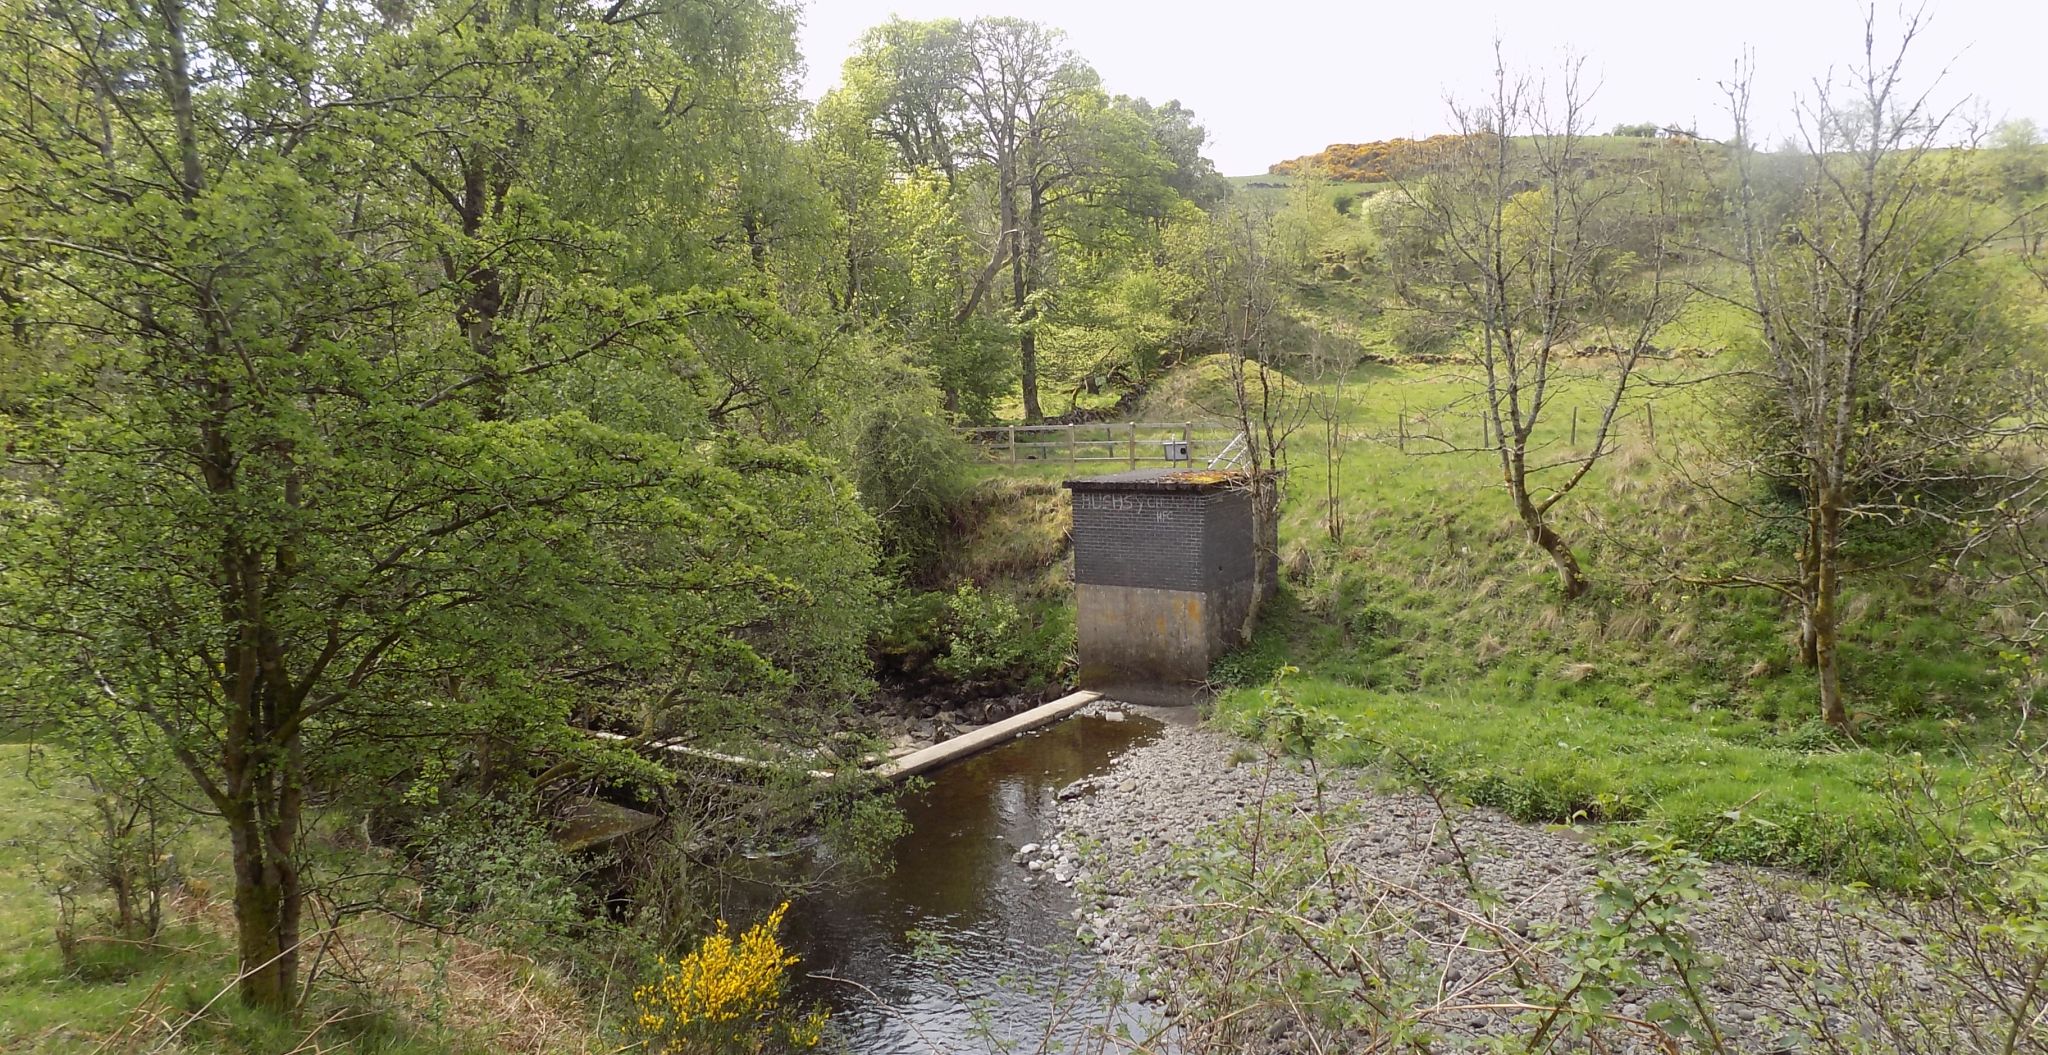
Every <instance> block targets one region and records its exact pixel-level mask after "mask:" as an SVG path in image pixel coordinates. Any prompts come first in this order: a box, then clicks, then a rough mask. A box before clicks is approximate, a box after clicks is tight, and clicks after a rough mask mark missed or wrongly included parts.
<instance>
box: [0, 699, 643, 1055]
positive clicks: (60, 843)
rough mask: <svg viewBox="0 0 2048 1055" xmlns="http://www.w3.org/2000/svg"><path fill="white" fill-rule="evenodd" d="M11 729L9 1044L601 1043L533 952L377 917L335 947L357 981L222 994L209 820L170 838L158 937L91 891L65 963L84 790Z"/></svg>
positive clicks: (304, 1048) (5, 776) (222, 909)
mask: <svg viewBox="0 0 2048 1055" xmlns="http://www.w3.org/2000/svg"><path fill="white" fill-rule="evenodd" d="M7 741H8V738H6V737H0V1051H5V1052H9V1053H21V1055H71V1053H81V1055H82V1053H87V1052H91V1053H95V1055H99V1053H114V1052H130V1051H137V1052H139V1051H149V1052H192V1053H202V1052H204V1053H214V1052H248V1053H262V1052H287V1051H293V1052H336V1053H343V1052H345V1053H350V1055H446V1053H451V1052H457V1053H459V1052H477V1053H484V1052H492V1053H497V1052H509V1051H520V1052H543V1051H546V1052H589V1051H593V1050H598V1049H599V1048H600V1047H605V1046H604V1045H602V1044H601V1042H600V1041H599V1038H598V1037H597V1036H596V1034H595V1031H594V1030H591V1029H590V1028H589V1027H587V1026H586V1025H585V1024H584V1023H583V1021H582V1018H581V1016H580V1015H579V1014H578V1012H577V1007H576V1002H575V999H574V997H573V995H571V994H569V993H568V992H567V991H566V988H565V987H564V986H562V985H561V984H560V983H558V982H556V981H555V980H554V979H552V978H551V977H549V976H548V975H547V974H546V973H545V972H543V971H541V970H540V969H539V968H537V967H535V965H533V964H532V963H531V962H530V961H527V960H525V959H523V958H520V957H517V956H511V955H506V954H503V953H499V952H497V951H495V950H490V949H486V948H483V947H480V946H476V945H474V944H472V943H469V942H465V941H462V940H459V939H449V938H444V937H442V936H439V935H436V934H434V933H432V932H429V931H423V930H419V929H416V928H411V927H407V926H403V925H397V924H392V923H390V922H388V921H384V920H380V919H375V918H368V919H364V920H363V922H362V923H361V924H359V925H357V926H355V927H353V928H352V929H351V930H350V931H349V932H347V933H346V934H345V936H344V938H343V942H342V944H341V945H340V946H338V948H339V949H340V950H341V951H342V952H344V953H347V954H349V959H350V960H351V961H353V962H354V964H355V966H356V968H357V969H358V970H359V971H360V972H361V973H360V976H359V977H358V979H357V981H354V982H342V981H338V980H335V979H334V978H333V977H332V975H331V974H330V979H329V980H328V981H326V982H323V983H322V984H321V985H320V986H319V987H318V988H317V989H316V990H315V991H314V993H313V994H312V996H311V997H310V998H309V1000H308V1001H307V1006H306V1011H305V1013H304V1015H303V1016H302V1017H301V1018H300V1019H299V1020H298V1021H286V1020H283V1019H279V1018H276V1017H274V1016H270V1015H265V1014H260V1013H256V1012H251V1011H249V1010H247V1009H244V1008H242V1007H240V1006H239V1005H237V1004H236V1002H235V999H234V997H233V995H232V994H229V995H227V996H221V997H220V999H218V1000H215V997H216V996H220V994H221V993H222V991H223V990H224V989H225V988H226V987H227V986H228V985H229V984H230V982H231V980H232V979H233V977H234V973H235V971H234V966H233V963H234V951H233V942H232V940H231V937H230V933H231V932H230V929H229V919H230V917H229V915H228V911H227V906H226V905H225V904H224V903H223V902H224V899H225V894H224V892H225V891H227V890H229V889H231V883H230V882H229V881H228V876H227V874H226V871H227V870H226V867H225V860H224V855H223V853H222V847H221V844H220V841H219V840H217V839H215V838H212V837H211V832H210V831H208V830H207V829H205V828H204V827H201V828H198V829H195V831H194V832H193V833H191V834H190V835H189V836H188V837H187V838H185V839H183V840H181V842H180V844H179V845H178V847H177V851H176V854H177V858H178V860H179V862H180V869H179V870H180V872H181V873H182V874H183V876H184V881H183V883H182V884H181V888H180V889H179V890H178V891H177V892H176V893H175V894H174V895H173V896H172V898H171V899H170V912H169V913H168V919H169V920H170V923H169V925H168V927H167V928H166V929H165V931H164V932H163V933H162V934H161V935H160V936H159V937H158V938H157V939H156V940H155V941H154V942H147V943H145V942H136V941H130V940H125V939H121V938H119V937H118V936H116V935H114V934H113V933H112V932H111V928H110V927H108V926H107V925H106V924H105V921H104V920H103V919H101V918H100V917H101V915H102V914H103V911H102V909H103V906H101V905H100V904H99V899H97V898H96V897H95V896H94V894H93V893H92V892H91V891H85V892H84V893H83V894H82V896H81V898H80V905H81V909H80V912H79V926H78V932H79V934H80V937H81V942H80V944H79V952H78V955H77V957H76V960H75V961H74V962H67V961H66V959H65V957H64V956H63V954H62V953H61V951H60V950H59V948H58V945H57V942H56V940H55V935H56V933H57V926H58V922H59V920H58V912H57V907H56V901H55V899H54V898H53V897H52V896H51V894H50V888H49V886H48V884H47V882H46V880H45V878H44V877H45V876H46V875H48V874H52V873H53V872H54V871H55V868H56V866H57V865H58V864H59V859H60V858H61V855H62V854H63V852H64V850H65V847H66V845H67V843H70V844H71V845H75V842H72V840H76V839H77V838H79V837H80V836H81V835H82V833H83V832H84V830H85V827H86V825H85V819H86V814H85V810H86V808H87V804H88V800H87V799H86V798H85V794H86V791H85V789H84V788H82V787H80V786H79V785H77V784H75V783H73V782H71V781H70V780H69V779H67V777H66V774H65V772H64V771H63V770H62V769H61V768H59V767H58V766H56V765H55V764H54V763H55V762H56V761H57V759H56V757H55V756H54V754H53V751H52V749H50V748H46V747H40V746H35V745H31V744H28V743H20V742H7ZM333 962H334V961H330V965H332V963H333ZM348 973H356V972H353V971H352V972H348ZM209 1005H210V1006H209ZM202 1008H204V1009H205V1011H204V1013H203V1014H202V1013H200V1012H201V1009H202Z"/></svg>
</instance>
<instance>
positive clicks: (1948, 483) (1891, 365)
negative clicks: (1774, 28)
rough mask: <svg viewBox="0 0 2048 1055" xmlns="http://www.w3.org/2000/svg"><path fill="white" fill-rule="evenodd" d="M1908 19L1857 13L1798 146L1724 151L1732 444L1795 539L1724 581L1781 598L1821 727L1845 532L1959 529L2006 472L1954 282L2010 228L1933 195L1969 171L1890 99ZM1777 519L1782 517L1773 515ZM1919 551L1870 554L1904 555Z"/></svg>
mask: <svg viewBox="0 0 2048 1055" xmlns="http://www.w3.org/2000/svg"><path fill="white" fill-rule="evenodd" d="M1923 25H1924V23H1923V21H1922V19H1921V17H1920V16H1919V15H1912V16H1909V17H1908V18H1907V20H1906V21H1905V23H1904V25H1903V26H1902V27H1901V29H1900V32H1899V34H1898V38H1897V40H1896V43H1895V44H1887V43H1881V42H1880V40H1879V35H1878V31H1877V25H1876V19H1875V15H1874V13H1867V14H1866V18H1865V22H1864V35H1863V52H1862V57H1861V62H1860V64H1858V65H1856V66H1854V67H1852V68H1851V69H1849V70H1848V71H1847V72H1846V74H1844V75H1842V76H1840V77H1831V78H1829V79H1827V80H1821V81H1817V82H1816V84H1815V86H1814V89H1815V90H1814V94H1813V96H1812V98H1811V99H1810V100H1809V101H1807V102H1805V103H1804V104H1802V105H1801V106H1800V107H1799V109H1798V111H1797V117H1798V124H1799V146H1800V149H1799V150H1798V151H1797V153H1796V154H1793V155H1791V156H1790V157H1776V158H1773V161H1774V162H1775V163H1776V164H1777V165H1780V166H1783V165H1791V166H1794V168H1793V170H1792V171H1790V172H1789V173H1788V172H1785V171H1782V170H1780V171H1776V172H1774V173H1772V174H1770V176H1775V180H1773V179H1772V178H1770V176H1766V175H1765V174H1762V173H1760V171H1759V166H1758V158H1757V155H1756V154H1755V153H1754V152H1753V151H1751V150H1749V149H1748V148H1747V147H1746V146H1739V147H1737V148H1736V149H1735V151H1734V154H1735V180H1736V187H1735V193H1734V199H1735V208H1736V210H1737V212H1738V215H1739V219H1740V227H1739V234H1740V237H1741V244H1740V246H1739V247H1738V249H1737V251H1736V252H1735V253H1734V254H1733V255H1734V256H1735V257H1736V258H1737V259H1738V261H1739V262H1740V264H1741V265H1742V270H1743V274H1744V277H1745V279H1746V285H1747V289H1746V290H1744V291H1743V294H1742V295H1740V296H1739V297H1738V298H1735V299H1737V300H1738V301H1739V302H1741V303H1742V306H1744V307H1745V308H1747V309H1748V310H1749V311H1751V312H1752V313H1753V314H1754V316H1755V319H1756V322H1757V326H1758V330H1759V332H1760V335H1761V345H1762V351H1761V362H1760V363H1759V364H1758V366H1757V367H1756V369H1754V370H1751V371H1744V372H1742V373H1741V374H1740V377H1741V378H1742V380H1743V381H1744V382H1746V385H1745V387H1744V388H1743V389H1742V391H1743V392H1745V393H1746V394H1747V397H1748V398H1750V399H1751V400H1752V401H1753V405H1754V406H1755V407H1756V408H1757V413H1758V417H1759V419H1760V421H1759V422H1758V423H1755V424H1753V425H1752V427H1751V428H1750V429H1749V431H1748V434H1747V435H1746V436H1744V437H1742V440H1741V443H1739V444H1738V445H1737V449H1736V450H1735V452H1734V453H1736V454H1737V455H1739V459H1740V465H1739V467H1740V468H1741V469H1742V470H1744V471H1745V472H1746V473H1747V475H1749V476H1750V477H1752V478H1755V477H1762V478H1764V479H1769V480H1776V481H1778V482H1779V483H1781V484H1782V485H1783V489H1785V490H1789V491H1791V492H1792V493H1793V494H1794V495H1795V496H1796V503H1797V506H1796V511H1794V512H1789V513H1787V512H1777V513H1773V512H1771V511H1770V510H1768V509H1764V508H1761V506H1762V504H1761V503H1754V502H1752V503H1746V505H1747V507H1748V508H1750V509H1751V510H1752V511H1754V512H1757V513H1758V514H1759V515H1762V516H1778V517H1781V518H1795V517H1796V520H1797V522H1798V524H1797V527H1798V532H1799V537H1800V543H1799V548H1798V553H1797V560H1796V566H1795V567H1794V568H1793V570H1792V571H1791V573H1790V574H1787V575H1781V576H1772V575H1769V574H1739V575H1727V576H1723V577H1721V578H1720V579H1718V580H1716V581H1717V582H1718V583H1720V584H1724V585H1738V586H1755V587H1763V588H1768V589H1772V590H1775V591H1777V592H1779V593H1781V594H1783V595H1784V596H1785V597H1786V598H1787V599H1788V600H1789V601H1790V602H1791V603H1792V604H1793V605H1795V606H1796V608H1797V611H1798V613H1799V618H1800V659H1801V661H1802V663H1804V664H1805V665H1806V666H1807V667H1809V668H1810V669H1812V670H1814V671H1815V673H1816V676H1817V679H1818V683H1819V696H1820V706H1821V715H1822V717H1823V718H1824V719H1825V720H1826V721H1827V722H1829V723H1830V724H1832V725H1835V726H1837V727H1842V728H1846V727H1848V725H1849V722H1850V716H1849V710H1848V707H1847V704H1846V703H1845V701H1844V698H1843V691H1842V678H1841V661H1840V655H1839V652H1840V630H1841V624H1842V618H1843V617H1842V604H1841V601H1842V591H1843V583H1844V581H1845V579H1847V578H1848V577H1849V576H1850V575H1851V574H1853V573H1856V572H1860V571H1863V570H1867V569H1868V568H1869V567H1871V566H1872V565H1871V563H1870V562H1868V561H1865V562H1858V561H1856V560H1853V559H1851V558H1850V557H1849V556H1847V555H1846V554H1845V532H1847V531H1848V530H1849V529H1850V527H1851V526H1852V525H1853V524H1855V523H1858V522H1867V523H1874V524H1884V525H1892V526H1899V525H1906V524H1911V523H1916V522H1918V523H1926V522H1928V521H1929V520H1930V519H1932V520H1936V521H1943V522H1947V523H1949V524H1961V523H1964V522H1967V521H1969V520H1972V519H1974V517H1975V516H1976V515H1977V514H1978V513H1980V512H1982V511H1984V510H1988V509H1994V508H1998V507H1999V506H2000V505H2001V504H2002V499H2001V495H2002V494H2004V493H2006V492H2008V491H2009V489H2010V488H2012V487H2013V486H2015V485H2016V484H2017V483H2018V482H2019V480H2018V478H2016V477H2013V476H2011V475H2010V474H2009V473H2007V472H2006V471H2005V470H2003V469H2001V468H1999V466H2000V464H2001V463H2007V462H2009V459H2007V458H2006V457H2005V453H2004V452H2003V451H2002V450H2001V448H2002V447H2004V446H2005V445H2007V444H2008V443H2009V442H2010V441H2012V440H2013V439H2015V438H2016V437H2019V436H2022V435H2025V434H2026V432H2027V431H2028V427H2027V426H2026V425H2025V424H2023V423H2019V422H2018V421H2017V420H2016V418H2015V415H2018V414H2020V413H2021V412H2022V411H2024V410H2025V409H2026V403H2025V397H2024V393H2025V392H2026V391H2027V389H2028V386H2027V385H2026V384H2025V383H2023V382H2022V381H2020V380H2019V379H2018V377H2017V375H2016V374H2015V371H2016V369H2017V367H2018V364H2017V361H2016V359H2015V358H2014V354H2013V348H2012V347H2011V346H2010V345H2009V344H2008V343H2007V341H2006V339H2005V338H2006V336H2008V334H2003V333H2001V330H2000V327H1999V326H1998V325H1996V322H1997V316H1996V314H1995V312H1994V310H1993V307H1992V305H1991V304H1989V303H1987V301H1988V300H1990V299H1993V298H1994V297H1995V293H1996V289H1995V286H1987V285H1985V284H1984V283H1983V282H1982V281H1980V280H1979V278H1978V277H1977V276H1973V275H1972V268H1973V265H1974V263H1975V261H1976V259H1977V257H1978V256H1979V255H1980V254H1981V253H1982V252H1983V251H1984V250H1985V249H1986V248H1987V247H1988V246H1989V245H1990V243H1991V242H1992V241H1993V240H1994V239H1996V238H1998V237H2000V236H2001V235H2002V234H2003V232H2005V231H2008V230H2010V229H2011V223H2010V222H2007V221H2002V220H2000V219H1999V218H1997V217H1995V216H1991V215H1989V214H1988V213H1987V211H1986V210H1985V209H1983V208H1981V207H1980V206H1979V205H1978V204H1977V203H1975V202H1972V201H1970V200H1967V199H1966V198H1964V197H1963V196H1961V195H1957V194H1954V193H1952V192H1951V191H1950V190H1949V189H1948V188H1949V186H1950V185H1951V182H1952V180H1953V179H1954V178H1956V177H1957V176H1959V175H1961V169H1960V168H1959V166H1961V165H1963V164H1965V163H1966V162H1967V161H1968V158H1967V156H1966V153H1965V152H1962V151H1957V150H1953V149H1950V148H1949V147H1948V146H1947V142H1948V134H1949V131H1950V125H1951V124H1952V118H1953V117H1954V115H1955V114H1956V112H1957V111H1956V110H1954V109H1949V110H1941V109H1938V108H1936V107H1935V106H1934V105H1933V104H1932V103H1931V102H1930V99H1929V96H1928V95H1927V94H1926V93H1924V92H1918V93H1916V92H1915V91H1912V90H1909V88H1908V87H1907V84H1906V76H1905V74H1906V57H1907V53H1908V51H1909V50H1910V48H1911V45H1912V44H1913V41H1914V38H1915V37H1916V36H1918V34H1919V32H1920V30H1921V29H1922V27H1923ZM1749 72H1750V71H1749V68H1748V66H1747V64H1746V63H1745V64H1743V65H1741V66H1739V67H1738V70H1737V74H1736V76H1735V78H1734V79H1733V80H1732V81H1731V82H1730V83H1729V84H1728V85H1726V86H1725V88H1726V91H1727V94H1728V99H1729V108H1730V111H1731V113H1732V114H1733V116H1734V119H1735V128H1736V137H1737V142H1738V143H1739V144H1747V143H1749V142H1750V140H1751V138H1752V137H1751V134H1750V133H1751V130H1752V127H1753V125H1752V123H1751V118H1750V116H1749V108H1750V77H1749ZM1744 444H1746V446H1744ZM1780 508H1782V506H1781V507H1780ZM1924 559H1925V554H1924V553H1923V552H1914V553H1911V554H1908V555H1901V554H1898V553H1892V554H1889V555H1885V556H1881V557H1879V558H1878V561H1879V563H1892V564H1896V563H1905V562H1908V561H1910V562H1915V563H1917V562H1919V561H1922V560H1924Z"/></svg>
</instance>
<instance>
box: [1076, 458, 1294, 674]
mask: <svg viewBox="0 0 2048 1055" xmlns="http://www.w3.org/2000/svg"><path fill="white" fill-rule="evenodd" d="M1067 487H1068V489H1069V490H1071V491H1072V492H1073V497H1074V607H1075V619H1076V623H1077V627H1076V630H1077V633H1078V639H1079V647H1080V653H1081V671H1080V679H1079V681H1080V685H1081V687H1082V688H1085V689H1092V690H1094V691H1096V692H1100V693H1102V694H1103V695H1105V696H1109V697H1112V698H1115V699H1121V700H1128V701H1130V702H1132V703H1146V704H1188V703H1194V702H1196V700H1197V699H1198V698H1199V696H1200V694H1201V688H1202V685H1203V684H1204V683H1205V682H1206V681H1207V680H1208V676H1209V666H1210V664H1212V663H1214V662H1215V661H1216V658H1217V657H1218V656H1221V655H1222V654H1223V653H1224V652H1225V651H1227V650H1229V649H1230V648H1232V647H1235V646H1236V645H1238V644H1241V643H1243V640H1244V635H1245V632H1246V629H1247V625H1248V623H1249V621H1250V618H1251V616H1252V613H1253V611H1254V609H1255V607H1256V606H1257V604H1258V601H1259V597H1260V592H1261V591H1260V589H1259V584H1258V581H1257V576H1258V570H1257V569H1258V561H1257V559H1256V557H1257V555H1256V552H1255V549H1254V547H1255V539H1256V534H1255V533H1254V532H1253V530H1252V517H1253V504H1252V495H1251V490H1250V478H1249V477H1248V476H1247V475H1246V474H1245V473H1242V472H1219V471H1215V470H1200V469H1194V470H1190V469H1139V470H1135V471H1132V472H1123V473H1115V474H1112V475H1109V476H1091V477H1085V478H1082V479H1077V480H1069V481H1067Z"/></svg>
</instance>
